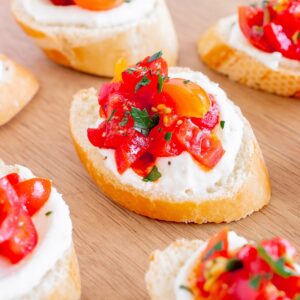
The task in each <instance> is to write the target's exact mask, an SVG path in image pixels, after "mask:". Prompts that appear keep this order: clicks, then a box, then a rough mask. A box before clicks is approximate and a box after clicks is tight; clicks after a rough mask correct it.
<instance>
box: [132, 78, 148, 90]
mask: <svg viewBox="0 0 300 300" xmlns="http://www.w3.org/2000/svg"><path fill="white" fill-rule="evenodd" d="M150 82H151V80H150V79H149V78H148V77H147V76H146V75H145V76H144V77H143V78H142V79H141V80H140V81H139V82H138V84H137V85H136V86H135V90H134V91H135V93H136V92H137V91H138V90H139V89H140V88H141V87H143V86H146V85H148V84H149V83H150Z"/></svg>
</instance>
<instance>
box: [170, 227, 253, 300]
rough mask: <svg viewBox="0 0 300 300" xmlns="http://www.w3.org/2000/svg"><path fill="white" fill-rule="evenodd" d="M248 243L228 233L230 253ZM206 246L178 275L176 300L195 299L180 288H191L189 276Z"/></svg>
mask: <svg viewBox="0 0 300 300" xmlns="http://www.w3.org/2000/svg"><path fill="white" fill-rule="evenodd" d="M247 243H248V241H247V240H246V239H245V238H243V237H241V236H238V235H237V234H236V233H235V232H233V231H230V232H229V233H228V247H229V250H230V251H233V250H235V249H238V248H240V247H242V246H244V245H246V244H247ZM206 246H207V243H204V244H203V245H202V246H201V247H199V248H198V249H197V250H196V251H195V252H194V254H193V255H192V256H191V257H190V258H189V259H188V260H187V261H186V263H185V264H184V265H183V267H182V268H181V269H180V272H179V273H178V275H177V277H176V279H175V282H174V294H175V299H176V300H193V299H194V297H193V295H192V294H191V293H190V292H189V291H187V290H185V289H182V288H180V286H182V285H183V286H189V281H188V278H189V275H190V273H191V272H192V270H193V268H194V266H195V264H196V263H197V260H198V259H199V257H200V255H201V253H202V252H203V250H204V249H205V247H206Z"/></svg>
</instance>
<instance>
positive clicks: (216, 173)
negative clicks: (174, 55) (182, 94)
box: [91, 68, 243, 201]
mask: <svg viewBox="0 0 300 300" xmlns="http://www.w3.org/2000/svg"><path fill="white" fill-rule="evenodd" d="M180 70H182V69H180ZM169 76H170V77H173V78H175V77H177V78H184V79H188V80H191V81H193V82H195V83H197V84H199V85H200V86H201V87H202V88H203V89H204V90H206V92H208V93H210V94H213V95H214V96H215V99H216V102H217V103H218V106H219V109H220V119H221V120H224V121H225V126H224V129H221V127H220V126H218V127H219V128H217V131H216V134H217V136H218V137H219V139H220V140H221V142H222V146H223V148H224V150H225V154H224V155H223V157H222V159H221V160H220V161H219V163H218V164H217V165H216V166H215V167H214V168H213V169H212V170H209V171H207V170H204V169H203V168H202V167H201V166H200V165H199V164H198V163H197V162H196V161H195V160H194V159H193V157H192V156H191V155H190V154H189V153H188V152H186V151H185V152H183V153H182V154H181V155H179V156H175V157H161V158H158V159H157V161H156V166H157V168H158V170H159V172H160V173H161V175H162V176H161V177H160V178H159V180H158V181H156V182H144V181H143V180H142V179H141V177H140V176H138V175H137V174H136V173H135V172H134V171H133V170H132V169H128V170H126V171H125V172H124V173H123V174H122V175H121V174H119V172H118V171H117V167H116V163H115V156H114V152H115V151H114V150H111V149H98V151H99V152H100V153H101V154H102V155H103V156H105V157H107V159H106V160H105V161H104V164H105V167H106V168H108V169H109V170H111V171H112V172H113V173H114V175H115V176H116V177H117V178H118V180H119V181H120V182H121V183H122V184H127V185H131V186H134V188H136V189H140V190H142V191H147V192H149V193H151V194H152V193H153V194H155V195H156V196H157V195H161V196H162V197H163V196H171V197H172V198H174V199H176V200H177V201H185V200H188V199H193V200H195V199H199V201H201V200H200V199H203V198H205V199H214V197H215V196H216V194H215V192H218V190H219V188H218V187H219V186H220V185H222V183H223V182H226V180H227V179H228V177H229V176H230V175H231V173H232V171H233V169H234V166H235V161H236V157H237V154H238V152H239V149H240V146H241V143H242V137H243V120H242V118H241V115H240V112H239V110H238V108H237V107H236V106H234V104H233V103H232V102H231V101H230V100H228V98H227V96H226V94H225V92H224V91H223V90H222V89H220V88H219V86H218V85H217V84H216V83H213V82H211V81H210V80H209V79H208V78H207V77H206V76H204V75H203V74H202V73H200V72H188V71H177V69H176V68H173V70H172V68H171V69H170V74H169ZM101 121H103V119H100V120H99V121H98V124H99V123H100V122H101ZM91 127H95V124H91Z"/></svg>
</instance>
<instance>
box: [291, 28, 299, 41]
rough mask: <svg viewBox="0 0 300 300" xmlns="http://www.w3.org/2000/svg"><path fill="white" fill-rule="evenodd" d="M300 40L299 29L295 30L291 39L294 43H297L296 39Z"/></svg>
mask: <svg viewBox="0 0 300 300" xmlns="http://www.w3.org/2000/svg"><path fill="white" fill-rule="evenodd" d="M299 40H300V31H299V30H298V31H296V32H295V33H294V34H293V36H292V41H293V43H294V44H295V45H297V44H298V41H299Z"/></svg>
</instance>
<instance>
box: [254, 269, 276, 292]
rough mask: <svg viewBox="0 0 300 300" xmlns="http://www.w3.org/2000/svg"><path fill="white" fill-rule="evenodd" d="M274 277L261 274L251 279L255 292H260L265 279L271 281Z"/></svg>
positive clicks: (268, 274)
mask: <svg viewBox="0 0 300 300" xmlns="http://www.w3.org/2000/svg"><path fill="white" fill-rule="evenodd" d="M271 277H272V275H271V274H270V273H265V274H259V275H256V276H253V277H252V278H251V279H250V285H251V287H253V288H254V289H255V290H258V289H259V287H260V283H261V281H262V280H263V279H271Z"/></svg>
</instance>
